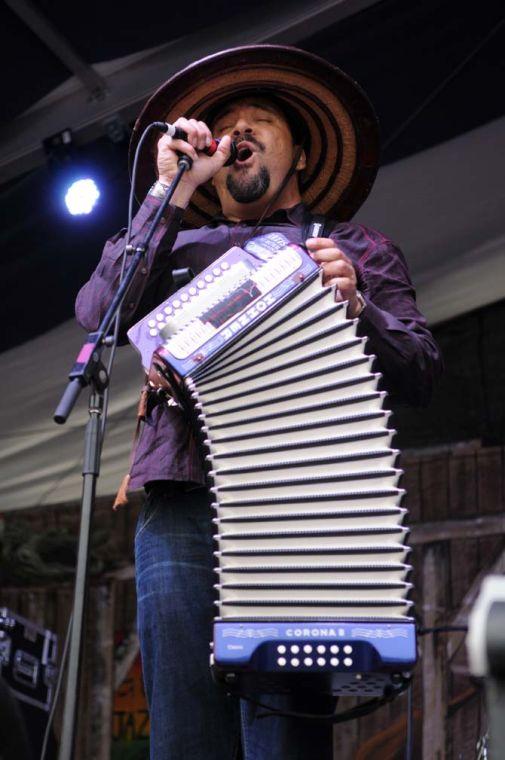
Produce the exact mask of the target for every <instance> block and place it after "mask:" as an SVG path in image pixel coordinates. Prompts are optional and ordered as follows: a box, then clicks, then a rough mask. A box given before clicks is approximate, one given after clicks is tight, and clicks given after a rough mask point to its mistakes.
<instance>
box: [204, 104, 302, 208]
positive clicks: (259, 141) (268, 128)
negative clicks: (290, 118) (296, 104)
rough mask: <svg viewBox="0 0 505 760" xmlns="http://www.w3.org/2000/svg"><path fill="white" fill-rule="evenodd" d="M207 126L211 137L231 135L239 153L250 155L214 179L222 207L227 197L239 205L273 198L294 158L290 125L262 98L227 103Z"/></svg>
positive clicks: (281, 114)
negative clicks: (248, 152)
mask: <svg viewBox="0 0 505 760" xmlns="http://www.w3.org/2000/svg"><path fill="white" fill-rule="evenodd" d="M209 126H210V127H211V131H212V133H213V135H214V137H223V136H224V135H230V136H231V138H232V139H233V140H235V142H236V143H237V148H238V149H239V150H240V149H241V148H249V150H251V151H252V155H251V156H250V157H249V158H247V159H246V160H245V161H235V163H234V164H232V165H231V166H226V167H223V168H222V169H221V170H220V171H219V172H218V173H217V174H216V175H215V177H214V179H213V184H214V186H215V188H216V191H217V194H218V196H219V198H220V200H221V203H222V204H223V201H225V200H226V197H227V196H228V195H229V196H231V197H232V198H233V200H234V201H236V202H238V203H253V202H255V201H257V200H259V199H260V198H262V197H263V196H265V195H272V193H273V192H274V191H275V190H276V189H277V188H278V187H279V185H280V184H281V182H282V181H283V179H284V178H285V176H286V174H287V173H288V171H289V168H290V166H291V164H292V161H293V156H294V154H295V145H294V144H293V138H292V135H291V131H290V128H289V125H288V123H287V121H286V119H285V117H284V115H283V113H282V112H281V111H280V110H279V109H278V108H277V107H276V106H275V104H274V103H272V102H270V101H269V100H268V98H262V97H257V98H256V97H247V98H242V99H238V100H235V101H232V102H230V103H228V104H227V105H226V106H225V107H224V108H223V110H222V111H221V112H219V113H218V115H217V117H216V118H215V119H214V121H213V123H212V124H210V125H209ZM303 162H304V159H302V163H303ZM299 168H303V166H301V165H300V167H299ZM269 190H270V191H271V192H270V193H269V192H268V191H269Z"/></svg>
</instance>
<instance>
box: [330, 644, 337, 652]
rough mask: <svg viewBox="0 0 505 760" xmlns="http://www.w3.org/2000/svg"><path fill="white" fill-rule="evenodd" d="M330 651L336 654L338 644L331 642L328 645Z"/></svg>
mask: <svg viewBox="0 0 505 760" xmlns="http://www.w3.org/2000/svg"><path fill="white" fill-rule="evenodd" d="M330 652H331V653H332V654H338V652H339V648H338V646H337V645H336V644H332V645H331V647H330Z"/></svg>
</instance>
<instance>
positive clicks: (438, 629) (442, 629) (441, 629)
mask: <svg viewBox="0 0 505 760" xmlns="http://www.w3.org/2000/svg"><path fill="white" fill-rule="evenodd" d="M451 631H462V632H464V633H466V631H468V626H467V625H436V626H434V627H433V628H418V629H417V635H418V636H426V634H427V633H451Z"/></svg>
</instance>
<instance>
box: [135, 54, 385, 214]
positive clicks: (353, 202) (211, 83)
mask: <svg viewBox="0 0 505 760" xmlns="http://www.w3.org/2000/svg"><path fill="white" fill-rule="evenodd" d="M255 88H258V89H260V90H261V91H262V92H263V93H264V94H268V92H271V93H272V94H273V95H275V97H276V98H277V99H281V100H284V101H286V102H287V103H289V105H290V106H291V108H294V109H295V110H296V111H297V113H298V114H299V116H300V118H301V119H302V120H303V121H304V123H305V124H306V127H307V131H308V133H309V136H310V150H309V153H308V156H307V167H306V169H305V170H304V172H303V177H302V179H301V187H300V190H301V195H302V199H303V201H304V203H306V204H307V206H308V208H309V209H310V210H311V211H312V212H313V213H317V214H324V215H325V216H327V217H329V218H334V219H338V220H339V221H345V220H348V219H350V218H352V216H353V215H354V214H355V213H356V211H357V210H358V209H359V207H360V206H361V205H362V203H363V202H364V200H365V199H366V197H367V196H368V194H369V192H370V189H371V187H372V185H373V182H374V180H375V177H376V174H377V169H378V164H379V130H378V122H377V117H376V115H375V112H374V109H373V107H372V105H371V103H370V101H369V99H368V97H367V96H366V95H365V93H364V92H363V90H362V89H361V88H360V87H359V85H357V84H356V82H354V81H353V80H352V79H351V78H350V77H348V76H347V75H346V74H345V73H344V72H343V71H341V70H340V69H338V68H337V67H336V66H333V65H331V64H329V63H328V62H327V61H324V60H323V59H322V58H319V57H318V56H315V55H313V54H311V53H307V52H305V51H303V50H299V49H297V48H292V47H286V46H281V45H255V46H248V47H240V48H233V49H231V50H224V51H221V52H219V53H216V54H214V55H211V56H208V57H206V58H204V59H202V60H199V61H197V62H195V63H193V64H192V65H191V66H188V67H187V68H185V69H183V70H182V71H180V72H178V73H177V74H175V75H174V76H173V77H171V78H170V79H169V80H168V81H167V82H165V83H164V84H163V85H162V86H161V87H160V88H159V89H158V90H157V91H156V92H155V93H154V95H152V96H151V98H150V99H149V100H148V102H147V103H146V105H145V106H144V108H143V110H142V112H141V113H140V116H139V117H138V119H137V121H136V123H135V127H134V129H133V134H132V139H131V143H130V166H131V165H132V162H133V157H134V154H135V150H136V147H137V145H138V141H139V139H140V137H141V135H142V133H143V131H144V130H145V128H146V127H147V126H148V125H149V124H150V123H151V122H153V121H160V120H161V121H166V122H168V123H172V122H174V121H175V120H176V119H177V118H178V117H180V116H185V117H186V118H193V119H199V120H202V119H204V117H205V115H206V114H207V113H209V111H211V109H212V108H213V107H215V106H216V104H217V103H218V102H219V101H222V100H224V99H229V98H232V97H235V96H237V97H239V96H240V94H241V92H243V91H247V92H250V91H251V90H253V89H255ZM158 139H159V135H156V134H153V135H152V138H151V139H150V141H149V140H148V145H147V146H146V147H145V148H143V155H142V156H141V157H140V158H139V163H138V173H137V182H136V188H135V191H136V195H137V198H139V199H140V200H142V199H143V198H144V197H145V195H146V194H147V192H148V190H149V188H150V187H151V185H152V184H153V182H154V181H155V179H156V162H155V151H156V143H157V140H158ZM220 210H221V209H220V205H219V200H218V198H217V195H216V194H215V192H214V190H213V188H212V186H211V185H210V183H209V184H207V185H205V186H201V187H199V188H198V189H197V190H196V191H195V193H194V195H193V197H192V199H191V202H190V205H189V206H188V209H187V210H186V213H185V223H187V224H189V225H190V226H196V227H198V226H201V225H203V224H206V223H207V222H208V221H210V220H211V219H212V218H213V217H214V216H216V215H217V214H218V213H219V212H220Z"/></svg>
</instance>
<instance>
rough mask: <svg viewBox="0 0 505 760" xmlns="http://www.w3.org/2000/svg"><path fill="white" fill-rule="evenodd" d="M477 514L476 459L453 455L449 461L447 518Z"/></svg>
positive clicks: (465, 455)
mask: <svg viewBox="0 0 505 760" xmlns="http://www.w3.org/2000/svg"><path fill="white" fill-rule="evenodd" d="M478 512H479V506H478V499H477V462H476V457H475V455H473V454H471V455H467V454H464V455H459V456H458V455H453V456H451V458H450V460H449V517H460V516H464V515H476V514H478Z"/></svg>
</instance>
